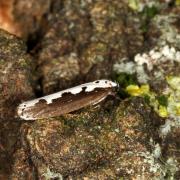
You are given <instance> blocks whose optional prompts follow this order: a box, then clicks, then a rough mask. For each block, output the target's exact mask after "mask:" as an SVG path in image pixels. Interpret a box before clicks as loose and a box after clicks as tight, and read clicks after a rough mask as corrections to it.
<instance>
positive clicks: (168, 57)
mask: <svg viewBox="0 0 180 180" xmlns="http://www.w3.org/2000/svg"><path fill="white" fill-rule="evenodd" d="M176 62H177V63H180V51H178V50H176V48H175V47H171V46H169V45H167V44H166V45H165V46H162V47H154V48H153V49H151V50H150V51H149V52H147V53H143V54H137V55H136V56H135V57H134V62H128V60H123V61H122V62H120V63H116V64H115V65H114V71H115V72H116V73H122V72H124V73H128V74H134V73H136V74H137V79H138V81H139V83H143V84H144V83H148V81H149V80H150V79H151V80H153V79H152V78H151V77H149V73H148V72H147V71H149V72H150V73H151V72H152V73H151V74H152V75H153V76H154V79H156V80H163V79H164V78H165V77H166V73H167V72H166V71H167V69H166V68H163V63H168V64H170V66H176V65H175V63H176ZM144 65H146V67H147V70H146V69H145V67H144ZM154 67H156V68H157V70H156V71H154Z"/></svg>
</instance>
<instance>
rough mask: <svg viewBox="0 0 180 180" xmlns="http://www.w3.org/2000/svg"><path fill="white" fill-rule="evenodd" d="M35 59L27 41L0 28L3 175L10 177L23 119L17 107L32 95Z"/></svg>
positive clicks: (0, 155) (0, 162)
mask: <svg viewBox="0 0 180 180" xmlns="http://www.w3.org/2000/svg"><path fill="white" fill-rule="evenodd" d="M31 64H32V59H31V58H30V56H28V55H27V54H26V45H25V44H24V43H23V42H22V41H21V40H20V39H18V38H17V37H15V36H13V35H10V34H8V33H6V32H5V31H3V30H0V89H1V90H0V178H1V179H8V176H9V174H10V173H11V170H12V169H11V168H12V164H13V160H14V159H13V158H12V156H13V153H14V151H15V149H16V143H17V141H18V140H19V136H20V135H19V128H20V125H21V123H20V122H18V121H15V115H16V114H15V110H16V106H17V105H18V103H20V101H21V100H23V99H24V100H25V99H28V98H32V97H33V90H32V87H31V83H32V82H33V81H32V79H33V78H32V74H31V70H32V67H31V66H32V65H31Z"/></svg>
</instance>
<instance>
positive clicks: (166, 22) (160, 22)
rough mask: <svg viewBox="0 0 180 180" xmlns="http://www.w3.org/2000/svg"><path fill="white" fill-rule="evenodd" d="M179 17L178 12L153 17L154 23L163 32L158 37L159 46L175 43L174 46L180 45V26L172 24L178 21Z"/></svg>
mask: <svg viewBox="0 0 180 180" xmlns="http://www.w3.org/2000/svg"><path fill="white" fill-rule="evenodd" d="M178 18H179V15H178V14H167V15H157V16H155V17H154V18H153V20H152V24H155V26H156V27H157V28H158V29H159V31H160V32H161V35H160V36H159V37H158V42H157V44H158V46H165V45H166V44H173V46H174V47H177V48H179V47H180V34H179V32H178V28H175V26H173V25H172V24H174V23H176V21H178Z"/></svg>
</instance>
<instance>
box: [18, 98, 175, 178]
mask: <svg viewBox="0 0 180 180" xmlns="http://www.w3.org/2000/svg"><path fill="white" fill-rule="evenodd" d="M111 106H112V105H111ZM109 108H110V107H109ZM87 110H88V111H87ZM162 123H163V121H161V120H159V118H158V116H156V115H155V114H154V113H153V112H152V111H151V109H150V108H149V107H148V106H146V105H145V104H144V102H143V101H142V100H141V99H134V100H133V101H131V102H130V101H129V102H124V103H123V102H122V103H121V104H120V106H119V107H117V108H116V109H114V110H113V111H112V112H111V113H107V112H106V111H105V110H102V109H99V108H98V109H94V108H90V109H89V108H88V109H86V110H85V111H84V112H83V111H82V112H81V113H80V114H79V115H76V114H74V115H73V114H71V115H67V116H64V117H61V118H54V119H53V120H41V121H35V122H34V123H33V124H25V125H24V126H23V127H22V129H21V130H22V131H21V133H22V134H21V136H22V139H23V145H24V146H23V148H24V149H25V150H27V149H28V152H29V153H30V156H29V158H30V159H29V161H30V162H32V164H31V165H32V169H34V171H35V172H36V174H37V176H38V178H39V179H45V177H47V176H48V177H56V178H57V177H59V178H62V177H64V178H67V179H71V178H73V179H74V178H75V179H76V178H79V179H82V178H87V179H92V178H93V179H99V178H101V179H108V178H122V177H125V178H129V179H131V178H142V177H145V178H146V179H151V178H162V177H165V176H166V175H167V173H168V172H169V169H168V166H167V167H166V168H164V166H163V164H161V163H160V161H158V158H159V156H160V155H161V154H158V153H157V152H156V151H157V150H156V151H154V148H156V146H157V145H156V144H158V143H161V141H160V138H159V136H158V127H159V126H160V125H161V124H162ZM155 145H156V146H155ZM158 147H159V146H158ZM160 152H161V150H160ZM19 161H21V159H19ZM23 162H25V161H23ZM17 164H19V163H17ZM16 168H18V166H17V167H16ZM174 173H175V172H174Z"/></svg>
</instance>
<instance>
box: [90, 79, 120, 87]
mask: <svg viewBox="0 0 180 180" xmlns="http://www.w3.org/2000/svg"><path fill="white" fill-rule="evenodd" d="M93 83H94V84H96V85H97V86H100V87H104V88H113V87H117V86H118V84H117V83H115V82H112V81H110V80H106V79H102V80H97V81H94V82H93Z"/></svg>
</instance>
